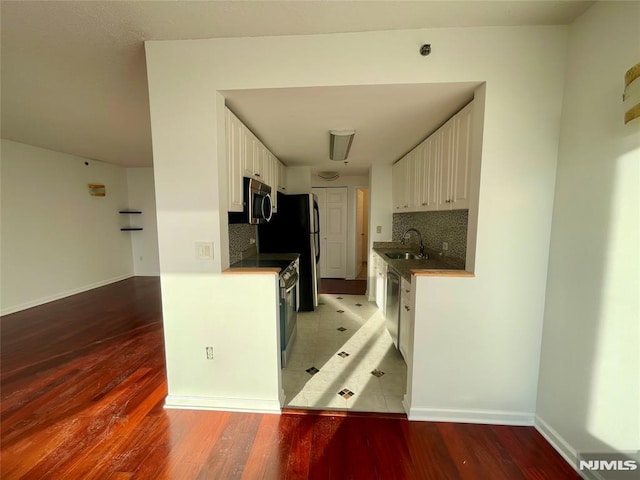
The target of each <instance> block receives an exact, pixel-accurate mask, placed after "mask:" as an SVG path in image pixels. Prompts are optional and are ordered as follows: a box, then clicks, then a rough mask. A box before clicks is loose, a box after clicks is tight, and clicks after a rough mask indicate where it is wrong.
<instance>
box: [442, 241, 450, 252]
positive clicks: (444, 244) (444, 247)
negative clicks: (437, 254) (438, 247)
mask: <svg viewBox="0 0 640 480" xmlns="http://www.w3.org/2000/svg"><path fill="white" fill-rule="evenodd" d="M442 250H444V251H446V250H449V242H442Z"/></svg>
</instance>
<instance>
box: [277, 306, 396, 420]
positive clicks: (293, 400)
mask: <svg viewBox="0 0 640 480" xmlns="http://www.w3.org/2000/svg"><path fill="white" fill-rule="evenodd" d="M319 303H320V305H319V306H318V309H317V310H316V311H314V312H300V313H298V336H297V340H296V343H295V345H294V347H293V349H292V351H291V355H290V357H289V360H288V362H287V366H286V368H284V369H283V371H282V383H283V388H284V390H285V393H286V396H287V397H286V403H285V407H286V408H296V407H298V408H307V409H318V410H352V411H361V412H381V413H405V412H404V407H403V406H402V399H403V397H404V393H405V391H406V383H407V366H406V364H405V362H404V360H403V358H402V356H401V355H400V353H399V352H398V351H397V350H396V348H395V346H394V345H393V342H392V340H391V337H390V336H389V333H388V332H387V330H386V328H385V326H384V316H383V314H382V312H380V311H379V310H378V308H377V306H376V305H375V303H373V302H368V301H367V299H366V297H365V296H363V295H341V294H321V295H320V297H319Z"/></svg>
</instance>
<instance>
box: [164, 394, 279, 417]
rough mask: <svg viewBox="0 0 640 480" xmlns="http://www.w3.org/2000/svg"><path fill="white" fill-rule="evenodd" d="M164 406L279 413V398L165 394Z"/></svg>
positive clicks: (184, 408)
mask: <svg viewBox="0 0 640 480" xmlns="http://www.w3.org/2000/svg"><path fill="white" fill-rule="evenodd" d="M164 408H166V409H179V410H221V411H225V412H246V413H277V414H280V413H281V409H280V399H275V400H267V399H259V398H228V397H198V396H186V395H167V397H166V398H165V400H164Z"/></svg>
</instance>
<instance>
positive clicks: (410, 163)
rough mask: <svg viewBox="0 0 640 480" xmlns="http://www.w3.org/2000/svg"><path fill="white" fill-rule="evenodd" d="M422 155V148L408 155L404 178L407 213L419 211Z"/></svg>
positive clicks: (417, 148)
mask: <svg viewBox="0 0 640 480" xmlns="http://www.w3.org/2000/svg"><path fill="white" fill-rule="evenodd" d="M421 155H422V149H421V148H420V146H418V147H416V148H415V149H414V150H412V151H411V152H410V153H409V155H407V160H406V162H407V164H406V166H405V172H404V178H405V198H404V200H405V202H404V204H405V211H407V212H415V211H416V210H417V209H418V205H419V202H418V197H419V196H420V192H419V185H418V164H419V161H420V156H421Z"/></svg>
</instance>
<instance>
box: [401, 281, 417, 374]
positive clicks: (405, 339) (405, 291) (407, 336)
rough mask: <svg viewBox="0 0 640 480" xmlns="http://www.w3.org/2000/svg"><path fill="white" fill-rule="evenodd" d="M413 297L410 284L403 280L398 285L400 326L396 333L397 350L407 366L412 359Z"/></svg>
mask: <svg viewBox="0 0 640 480" xmlns="http://www.w3.org/2000/svg"><path fill="white" fill-rule="evenodd" d="M413 322H414V317H413V295H412V289H411V282H408V281H407V280H405V279H404V278H403V279H402V282H401V283H400V322H399V323H400V326H399V332H398V349H399V350H400V353H401V354H402V356H403V357H404V361H405V362H406V363H407V365H409V363H410V362H411V361H412V358H413Z"/></svg>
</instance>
